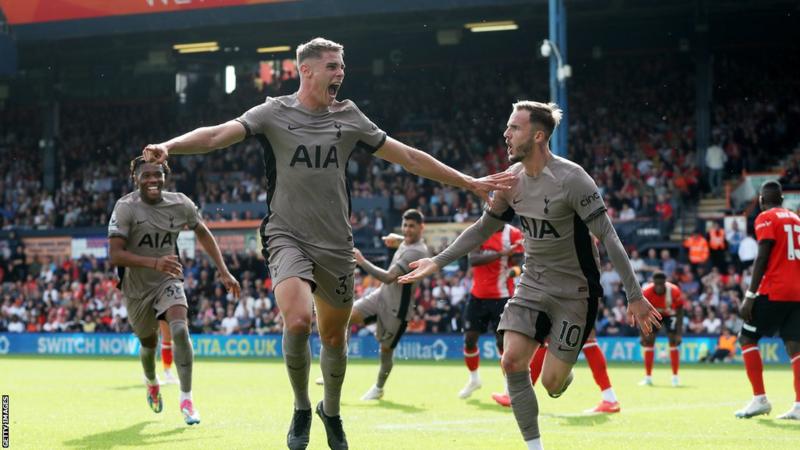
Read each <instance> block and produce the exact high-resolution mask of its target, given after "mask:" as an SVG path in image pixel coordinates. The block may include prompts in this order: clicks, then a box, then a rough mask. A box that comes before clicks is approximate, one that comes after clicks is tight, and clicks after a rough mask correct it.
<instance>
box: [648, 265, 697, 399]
mask: <svg viewBox="0 0 800 450" xmlns="http://www.w3.org/2000/svg"><path fill="white" fill-rule="evenodd" d="M643 293H644V296H645V297H646V298H647V299H648V300H650V303H651V304H652V305H653V306H654V307H655V308H656V309H657V310H658V312H659V313H661V317H662V323H666V325H667V326H666V330H667V339H668V341H669V360H670V364H671V365H672V385H673V386H678V384H679V380H678V366H679V365H680V360H681V352H680V349H679V348H678V347H679V346H680V345H681V335H682V334H683V312H684V308H685V306H686V302H685V300H684V298H683V294H682V293H681V290H680V288H679V287H678V286H676V285H674V284H672V283H670V282H668V281H667V275H666V274H665V273H664V272H661V271H659V272H656V273H654V274H653V282H652V283H650V284H649V285H647V286H645V288H644V291H643ZM655 342H656V335H655V333H653V334H650V335H645V334H642V335H641V343H642V352H643V353H644V373H645V375H644V380H642V382H641V383H639V384H640V385H642V386H652V385H653V360H654V359H655V348H654V345H655Z"/></svg>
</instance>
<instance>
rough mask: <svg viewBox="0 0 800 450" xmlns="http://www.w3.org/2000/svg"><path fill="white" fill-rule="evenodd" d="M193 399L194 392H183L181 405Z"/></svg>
mask: <svg viewBox="0 0 800 450" xmlns="http://www.w3.org/2000/svg"><path fill="white" fill-rule="evenodd" d="M191 399H192V391H189V392H183V391H181V403H183V401H184V400H191Z"/></svg>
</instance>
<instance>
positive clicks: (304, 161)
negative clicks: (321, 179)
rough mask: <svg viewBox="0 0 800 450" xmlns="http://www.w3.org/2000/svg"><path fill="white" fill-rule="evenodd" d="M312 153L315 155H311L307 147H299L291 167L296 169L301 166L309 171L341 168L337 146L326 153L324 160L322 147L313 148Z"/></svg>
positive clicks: (290, 164)
mask: <svg viewBox="0 0 800 450" xmlns="http://www.w3.org/2000/svg"><path fill="white" fill-rule="evenodd" d="M311 153H313V155H312V154H310V153H309V149H308V148H307V147H306V146H305V145H298V146H297V150H295V151H294V156H292V161H291V162H290V163H289V166H290V167H294V166H296V165H300V166H301V167H302V166H305V167H306V168H308V169H327V168H328V166H333V167H336V168H337V169H338V168H339V153H338V151H337V150H336V146H334V145H331V148H329V149H328V151H327V152H325V158H324V159H323V158H322V154H323V151H322V146H321V145H315V146H313V147H312V149H311Z"/></svg>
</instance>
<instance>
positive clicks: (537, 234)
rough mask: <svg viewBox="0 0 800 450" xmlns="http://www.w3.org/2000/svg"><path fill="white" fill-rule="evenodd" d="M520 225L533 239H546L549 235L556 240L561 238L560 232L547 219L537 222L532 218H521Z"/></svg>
mask: <svg viewBox="0 0 800 450" xmlns="http://www.w3.org/2000/svg"><path fill="white" fill-rule="evenodd" d="M519 223H520V225H521V226H522V231H524V232H525V234H527V235H528V237H529V238H531V239H545V237H547V236H548V235H549V236H551V237H554V238H560V237H561V235H560V234H559V233H558V230H556V228H555V227H554V226H553V224H552V223H550V222H549V221H548V220H546V219H542V220H536V219H533V218H530V217H525V216H519Z"/></svg>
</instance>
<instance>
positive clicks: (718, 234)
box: [708, 220, 728, 271]
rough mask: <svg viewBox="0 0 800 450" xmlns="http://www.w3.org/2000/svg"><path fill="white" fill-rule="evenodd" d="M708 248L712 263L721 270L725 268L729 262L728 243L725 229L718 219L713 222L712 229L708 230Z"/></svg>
mask: <svg viewBox="0 0 800 450" xmlns="http://www.w3.org/2000/svg"><path fill="white" fill-rule="evenodd" d="M708 249H709V252H710V257H711V264H713V265H714V267H716V268H717V269H719V270H720V271H723V270H725V267H726V266H727V264H728V263H727V261H726V256H727V254H728V252H727V249H728V245H727V241H726V240H725V230H723V229H722V227H720V226H719V223H718V222H717V221H716V220H715V221H713V222H711V229H709V230H708Z"/></svg>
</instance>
